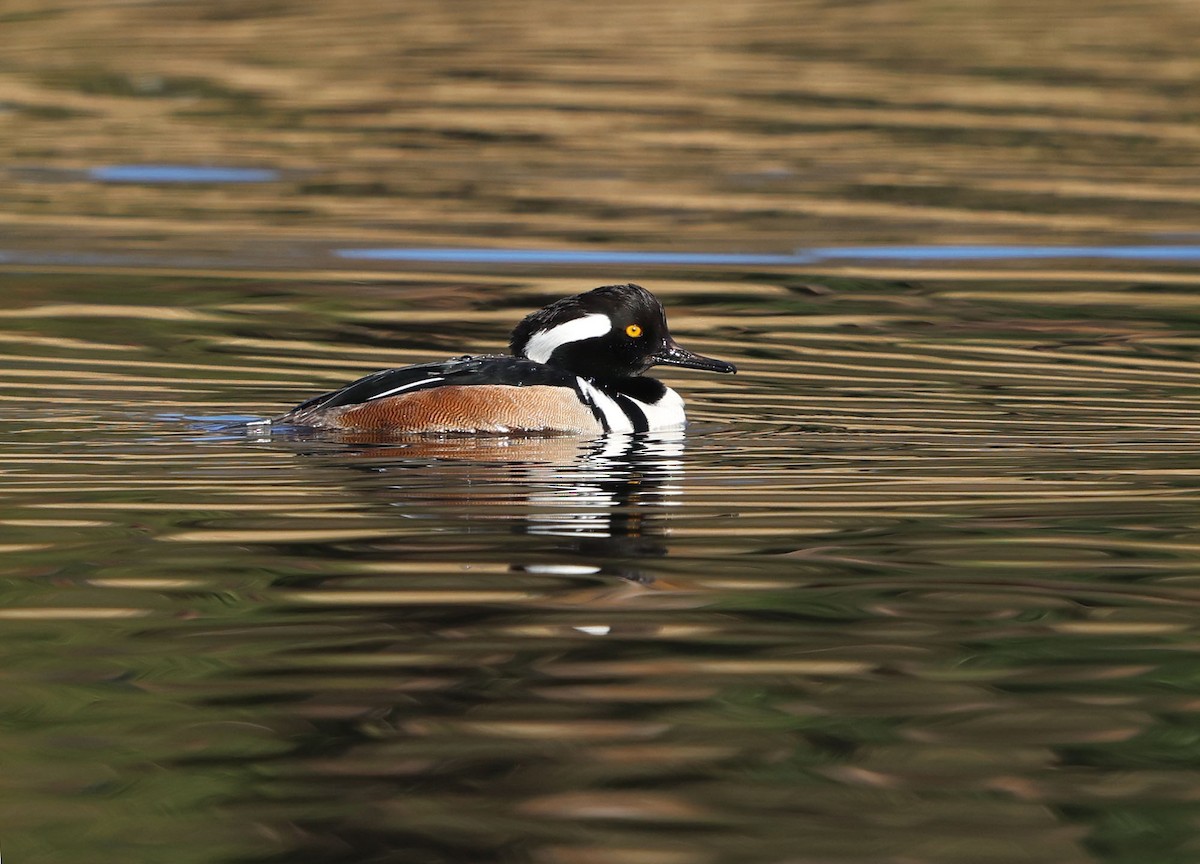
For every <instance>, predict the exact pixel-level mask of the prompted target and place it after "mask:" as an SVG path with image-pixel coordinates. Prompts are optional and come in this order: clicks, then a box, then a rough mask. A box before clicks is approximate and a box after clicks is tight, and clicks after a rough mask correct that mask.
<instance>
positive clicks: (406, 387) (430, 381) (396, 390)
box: [367, 378, 445, 402]
mask: <svg viewBox="0 0 1200 864" xmlns="http://www.w3.org/2000/svg"><path fill="white" fill-rule="evenodd" d="M444 380H445V379H444V378H422V379H421V380H420V381H410V382H408V383H407V384H401V385H400V386H399V387H393V388H392V389H391V390H385V391H384V392H383V393H376V394H375V395H374V396H372V397H371V398H370V399H368V400H367V401H368V402H371V401H373V400H375V399H382V398H383V397H384V396H391V395H392V394H393V393H399V392H400V391H401V390H411V389H412V388H413V387H420V386H421V385H422V384H434V383H436V382H438V381H444Z"/></svg>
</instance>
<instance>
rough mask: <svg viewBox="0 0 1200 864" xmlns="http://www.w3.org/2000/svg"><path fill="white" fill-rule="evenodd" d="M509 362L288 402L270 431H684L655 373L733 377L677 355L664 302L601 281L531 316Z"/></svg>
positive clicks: (399, 376)
mask: <svg viewBox="0 0 1200 864" xmlns="http://www.w3.org/2000/svg"><path fill="white" fill-rule="evenodd" d="M509 348H510V349H511V351H512V354H513V356H511V357H509V356H504V355H488V356H483V357H470V356H465V357H459V358H458V359H456V360H446V361H444V362H442V363H423V364H420V365H417V366H405V367H404V368H402V369H385V370H384V371H382V372H376V373H375V374H374V375H368V376H367V377H366V378H360V379H359V380H358V381H355V382H354V383H353V384H349V385H347V386H346V387H343V388H342V389H340V390H335V391H333V392H332V393H325V394H324V395H321V396H317V397H316V398H313V399H309V400H308V401H307V402H304V403H303V404H301V405H298V406H296V407H295V408H293V409H292V410H291V411H289V412H288V413H286V414H284V415H283V416H282V417H279V418H277V419H276V420H275V421H274V422H275V423H284V424H291V425H294V426H311V427H317V428H324V429H350V430H359V431H385V432H393V433H423V432H426V433H428V432H447V433H461V432H493V433H505V432H558V433H569V434H593V435H599V434H602V433H607V432H645V431H657V430H664V429H677V428H680V427H682V426H683V425H684V424H685V422H686V420H685V418H684V413H683V400H682V399H681V398H679V394H678V393H676V392H675V391H674V390H672V389H671V388H669V387H666V386H665V385H663V384H661V383H660V382H658V381H656V380H654V379H653V378H644V377H642V373H644V372H645V371H646V370H647V369H649V368H650V367H651V366H655V365H659V364H661V365H666V366H683V367H685V368H687V369H706V370H708V371H710V372H736V371H737V369H736V367H734V365H733V364H732V363H726V362H724V361H722V360H714V359H712V358H710V357H701V356H700V355H699V354H693V353H692V352H691V351H687V350H685V349H683V348H680V347H679V346H678V345H676V344H675V340H674V339H672V338H671V334H670V332H669V331H668V330H667V316H666V313H664V312H663V307H662V304H661V303H659V302H658V300H657V299H656V298H655V296H654V295H653V294H651V293H650V292H649V291H647V290H646V289H645V288H643V287H641V286H640V285H634V284H632V283H630V284H627V285H605V286H603V287H602V288H596V289H595V290H593V291H588V292H586V293H584V294H577V295H575V296H574V297H566V298H564V299H562V300H559V301H557V302H555V303H551V304H550V305H549V306H547V307H546V308H545V309H541V310H539V311H537V312H534V313H533V314H532V315H530V316H528V317H527V318H526V319H525V320H524V321H522V322H521V323H520V324H518V325H517V326H516V329H514V330H513V332H512V338H511V340H510V341H509Z"/></svg>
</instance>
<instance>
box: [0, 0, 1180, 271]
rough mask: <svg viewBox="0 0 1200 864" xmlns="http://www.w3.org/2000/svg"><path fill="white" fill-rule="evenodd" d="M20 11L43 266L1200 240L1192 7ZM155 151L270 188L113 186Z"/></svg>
mask: <svg viewBox="0 0 1200 864" xmlns="http://www.w3.org/2000/svg"><path fill="white" fill-rule="evenodd" d="M0 25H2V26H3V29H4V34H5V35H4V39H3V44H0V63H2V68H0V99H2V100H3V101H2V102H0V110H3V112H4V115H3V116H4V124H5V127H6V134H5V135H4V137H3V140H2V141H0V159H2V160H3V163H4V166H5V182H4V183H3V189H2V192H0V196H2V197H0V212H2V214H3V218H4V221H5V231H6V234H8V236H9V237H10V241H9V245H11V244H17V245H18V246H19V247H22V248H25V249H33V248H34V247H35V244H41V243H46V244H49V245H50V246H53V245H54V243H55V240H56V238H63V237H70V238H72V239H71V242H72V244H74V245H77V246H84V245H85V244H86V245H88V246H93V245H94V246H98V247H103V246H104V245H105V244H106V243H108V242H109V241H110V240H113V239H117V238H119V239H120V243H121V246H122V248H123V249H124V250H126V251H128V252H130V253H133V252H135V251H143V252H144V253H145V254H147V255H148V254H151V253H158V252H162V251H164V250H173V249H179V250H180V252H183V251H188V252H193V253H197V254H202V253H210V254H211V253H213V252H218V253H222V254H233V253H234V252H236V253H237V255H239V256H248V257H249V256H261V257H262V258H263V259H264V260H267V261H271V262H272V263H278V264H285V265H286V264H289V263H293V259H291V258H290V257H289V256H291V255H298V254H301V251H302V250H303V251H311V250H312V249H313V244H315V247H316V249H317V250H319V249H320V248H322V247H323V246H325V245H327V244H329V243H344V242H354V243H360V244H361V243H371V242H386V243H390V244H396V243H400V244H411V245H480V244H483V245H492V246H503V245H520V246H522V247H536V248H609V247H613V248H620V249H625V248H647V249H671V250H688V251H771V252H785V253H786V252H789V251H791V250H793V249H795V248H796V247H803V246H828V245H834V244H843V245H863V244H875V243H886V244H913V243H917V244H927V243H931V242H938V243H992V242H1009V243H1012V242H1019V243H1073V242H1083V241H1086V242H1088V243H1095V242H1115V243H1127V242H1145V241H1150V240H1156V241H1160V242H1161V241H1162V240H1163V239H1164V238H1172V237H1173V238H1176V239H1178V238H1179V237H1180V236H1182V235H1187V236H1188V237H1191V238H1193V239H1194V231H1195V229H1196V220H1195V207H1196V204H1197V194H1198V193H1197V161H1198V160H1197V154H1198V148H1200V126H1197V124H1196V116H1197V112H1198V111H1200V95H1198V93H1200V90H1198V88H1197V87H1196V86H1195V84H1196V81H1197V78H1198V75H1200V59H1198V57H1197V53H1196V51H1195V45H1196V44H1197V40H1198V39H1200V12H1198V11H1197V9H1196V7H1195V5H1194V4H1192V3H1190V2H1172V0H1140V2H1121V0H1105V2H1097V3H1089V4H1088V5H1087V6H1086V8H1081V7H1080V6H1079V5H1078V4H1076V3H1071V2H1068V0H1041V2H1034V0H1002V2H983V3H967V2H942V0H872V2H861V3H836V2H829V3H822V2H758V0H742V2H733V3H729V2H705V0H689V2H687V3H674V4H645V3H620V2H619V3H613V4H606V5H604V6H603V7H595V8H581V7H579V6H577V5H573V4H562V3H556V2H545V3H542V2H536V0H527V2H504V3H494V2H488V3H483V2H479V3H476V2H471V0H467V2H462V3H454V4H444V3H436V2H428V3H426V2H420V0H407V2H400V3H397V2H374V0H364V2H355V3H340V2H336V0H333V2H316V0H314V2H304V0H289V2H275V0H270V2H258V0H244V2H216V0H201V2H189V3H166V2H164V3H123V2H121V3H117V2H114V3H104V2H82V3H50V2H35V0H8V2H6V3H5V5H4V10H3V18H2V20H0ZM127 165H134V166H139V165H140V166H162V165H182V166H193V167H202V166H209V167H227V168H242V169H253V170H254V171H259V172H264V173H260V174H253V173H252V174H249V175H244V176H243V177H242V179H243V180H244V181H246V182H242V183H240V184H239V183H220V182H217V183H210V184H207V185H206V184H205V183H204V181H205V179H206V178H205V177H204V176H197V177H196V178H195V179H196V180H197V181H198V183H197V184H195V185H191V186H187V188H182V189H181V188H180V184H179V183H175V184H171V183H161V182H160V183H157V184H156V183H154V182H153V180H154V178H153V176H150V175H147V177H143V178H142V179H147V178H148V179H149V180H150V181H151V182H137V180H138V179H139V177H138V175H137V173H136V172H132V173H129V174H126V175H121V174H119V173H111V172H112V169H113V167H114V166H127ZM106 171H108V172H110V173H105V172H106ZM182 176H183V177H186V175H182ZM159 179H160V180H161V178H159ZM181 179H182V177H181ZM121 180H126V181H129V182H124V183H122V182H120V181H121ZM106 181H108V182H106ZM184 185H185V186H186V184H184ZM208 186H211V187H212V188H207V187H208ZM57 251H58V252H62V251H63V250H61V249H58V250H57Z"/></svg>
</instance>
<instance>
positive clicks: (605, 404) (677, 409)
mask: <svg viewBox="0 0 1200 864" xmlns="http://www.w3.org/2000/svg"><path fill="white" fill-rule="evenodd" d="M575 380H576V381H578V382H579V389H580V390H581V391H582V392H583V394H584V395H585V396H586V397H587V398H588V399H589V400H590V401H591V403H592V404H593V405H595V406H596V408H597V409H598V410H599V411H600V413H601V414H602V415H604V422H605V426H607V427H608V431H609V432H633V431H635V430H636V429H637V426H636V425H635V423H634V420H633V419H631V418H630V416H629V413H628V412H627V410H626V406H629V407H630V408H632V409H633V410H634V411H640V412H641V413H642V414H643V415H645V417H646V423H647V424H648V426H649V428H648V429H647V431H649V432H662V431H665V430H668V429H682V428H683V427H684V426H685V425H687V417H686V416H685V415H684V413H683V399H682V398H681V397H680V395H679V394H678V393H676V392H675V391H674V390H672V389H671V388H670V387H667V388H666V389H665V390H664V392H663V395H662V396H661V397H659V399H658V401H657V402H642V401H641V400H640V399H634V398H633V397H632V396H626V395H625V394H620V395H619V396H618V397H617V398H616V399H614V398H613V397H612V396H609V395H608V394H607V393H605V392H604V391H603V390H601V389H600V388H598V387H597V386H596V385H595V384H592V383H591V382H590V381H588V380H587V379H585V378H576V379H575Z"/></svg>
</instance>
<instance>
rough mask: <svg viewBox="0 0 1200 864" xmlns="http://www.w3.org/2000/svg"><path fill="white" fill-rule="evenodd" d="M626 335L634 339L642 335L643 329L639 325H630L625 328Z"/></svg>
mask: <svg viewBox="0 0 1200 864" xmlns="http://www.w3.org/2000/svg"><path fill="white" fill-rule="evenodd" d="M625 335H626V336H632V337H633V338H634V339H636V338H638V337H639V336H641V335H642V328H641V326H640V325H638V324H630V325H629V326H628V327H626V328H625Z"/></svg>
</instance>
